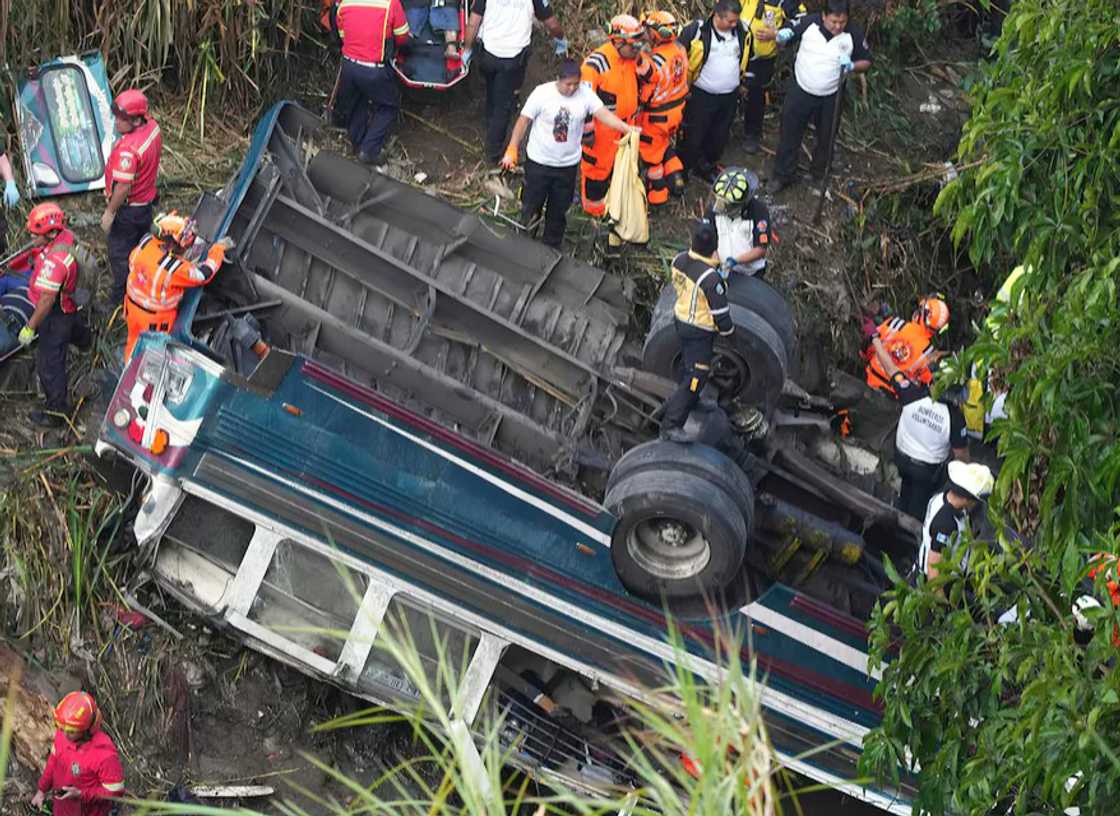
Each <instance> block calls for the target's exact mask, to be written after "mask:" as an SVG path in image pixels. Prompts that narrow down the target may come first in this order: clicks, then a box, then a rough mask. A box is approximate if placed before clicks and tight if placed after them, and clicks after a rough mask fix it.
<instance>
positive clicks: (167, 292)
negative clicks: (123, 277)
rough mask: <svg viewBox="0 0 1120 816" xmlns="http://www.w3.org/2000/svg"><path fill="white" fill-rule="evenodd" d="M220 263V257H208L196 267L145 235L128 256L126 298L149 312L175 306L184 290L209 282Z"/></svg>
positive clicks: (174, 307) (177, 305)
mask: <svg viewBox="0 0 1120 816" xmlns="http://www.w3.org/2000/svg"><path fill="white" fill-rule="evenodd" d="M220 265H221V259H220V258H218V259H214V258H213V257H209V258H207V259H206V260H205V261H203V262H202V263H201V264H200V265H198V266H195V265H194V264H193V263H191V262H190V261H188V260H186V259H185V258H181V257H179V256H178V255H176V254H175V253H174V252H172V251H171V250H170V249H169V248H168V247H167V246H166V245H165V244H164V243H163V242H162V241H160V240H159V239H158V238H156V237H154V236H152V235H146V236H144V238H143V239H142V240H141V241H140V243H139V244H137V245H136V248H135V249H134V250H132V253H131V254H130V255H129V256H128V297H129V298H130V299H131V300H132V302H133V303H135V304H136V305H137V306H139V307H140V308H141V309H145V310H147V311H149V312H163V311H168V310H170V309H177V308H178V307H179V301H181V300H182V299H183V290H185V289H188V288H190V287H192V286H202V285H204V284H206V283H208V282H209V281H210V279H211V278H212V277H214V273H215V272H217V271H218V267H219V266H220Z"/></svg>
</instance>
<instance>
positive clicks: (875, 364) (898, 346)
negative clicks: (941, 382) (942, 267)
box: [866, 295, 949, 397]
mask: <svg viewBox="0 0 1120 816" xmlns="http://www.w3.org/2000/svg"><path fill="white" fill-rule="evenodd" d="M948 327H949V307H948V306H947V305H946V303H945V301H944V300H942V299H941V298H939V297H933V296H932V295H931V296H930V297H924V298H922V299H921V300H919V301H918V308H917V309H915V310H914V314H913V315H912V316H911V318H910V320H909V321H905V320H903V319H902V318H901V317H889V318H887V319H886V320H884V321H883V322H882V323H880V324H879V325H878V326H876V327H875V332H874V334H872V335H871V338H870V340H871V342H870V347H869V349H868V352H867V358H868V362H867V369H866V374H867V384H868V385H869V386H871V387H872V388H873V389H875V390H877V391H882V392H883V393H886V394H889V395H890V396H893V397H897V396H898V394H897V393H896V392H895V388H894V383H893V382H892V381H891V376H890V374H889V373H888V372H887V370H886V369H885V368H884V367H883V364H882V362H881V361H880V359H879V356H880V355H879V351H880V349H882V350H883V351H885V352H886V353H887V354H888V355H889V356H890V358H891V359H892V360H893V361H894V364H895V365H896V366H897V367H898V369H899V371H901V372H902V373H903V374H905V375H906V376H907V377H908V378H909V379H910V380H911V381H912V382H916V383H920V384H923V385H929V384H930V382H932V381H933V369H932V367H931V366H932V365H933V364H934V363H936V362H937V361H938V360H940V359H941V358H942V357H944V356H945V352H943V351H938V350H936V349H935V348H934V347H933V342H932V341H933V337H934V336H935V335H937V334H940V333H942V332H944V331H945V329H947V328H948Z"/></svg>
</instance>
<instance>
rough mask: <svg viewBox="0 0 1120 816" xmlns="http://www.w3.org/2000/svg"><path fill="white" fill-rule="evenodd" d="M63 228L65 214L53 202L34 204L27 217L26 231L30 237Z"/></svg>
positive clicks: (64, 225) (64, 226)
mask: <svg viewBox="0 0 1120 816" xmlns="http://www.w3.org/2000/svg"><path fill="white" fill-rule="evenodd" d="M65 228H66V213H64V212H63V211H62V207H60V206H58V205H57V204H55V203H54V202H53V201H44V202H43V203H42V204H36V205H35V206H34V207H32V208H31V212H30V213H28V215H27V231H28V232H30V233H31V234H32V235H46V234H47V233H48V232H53V231H54V230H60V229H65Z"/></svg>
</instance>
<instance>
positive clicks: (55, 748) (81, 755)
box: [31, 691, 124, 816]
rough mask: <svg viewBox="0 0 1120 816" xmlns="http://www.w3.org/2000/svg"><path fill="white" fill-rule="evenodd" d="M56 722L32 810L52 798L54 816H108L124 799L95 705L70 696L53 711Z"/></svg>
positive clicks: (78, 694) (113, 750)
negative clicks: (52, 741) (49, 797)
mask: <svg viewBox="0 0 1120 816" xmlns="http://www.w3.org/2000/svg"><path fill="white" fill-rule="evenodd" d="M54 721H55V724H56V725H57V726H58V731H56V732H55V735H54V745H52V746H51V753H50V756H48V757H47V767H45V768H44V769H43V775H42V776H40V777H39V790H38V792H36V794H35V796H34V797H32V799H31V806H32V807H34V808H36V809H38V808H41V807H42V806H43V803H44V802H45V801H46V799H47V796H48V795H52V796H53V800H52V803H53V808H52V810H53V812H54V816H109V814H110V813H112V811H113V799H115V798H118V797H120V796H121V795H122V794H123V793H124V771H122V770H121V760H120V756H119V755H118V754H117V746H115V745H114V744H113V740H112V739H110V738H109V735H108V734H106V733H105V732H104V731H102V730H101V712H100V711H99V710H98V708H97V703H96V702H94V699H93V697H91V696H90V695H89V694H87V693H86V692H84V691H72V692H70V693H69V694H67V695H66V696H65V697H63V698H62V701H61V702H60V703H59V704H58V705H57V706H55V709H54Z"/></svg>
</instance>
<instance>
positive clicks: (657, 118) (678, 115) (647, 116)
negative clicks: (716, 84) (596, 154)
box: [638, 11, 688, 206]
mask: <svg viewBox="0 0 1120 816" xmlns="http://www.w3.org/2000/svg"><path fill="white" fill-rule="evenodd" d="M642 28H644V29H645V33H646V38H647V39H648V41H649V44H650V46H651V50H650V55H649V59H650V62H651V64H652V66H653V67H652V72H651V74H650V79H649V82H647V83H646V84H645V86H644V88H643V93H642V100H641V103H642V108H641V113H639V115H638V126H639V127H640V128H641V129H642V135H641V136H640V137H639V140H638V152H639V155H641V158H642V163H643V165H644V167H645V177H646V200H647V201H648V202H649V204H650V206H657V205H659V204H664V203H665V202H666V201H668V200H669V196H670V195H673V196H674V197H678V196H680V195H683V193H684V188H685V178H684V164H682V163H681V160H680V157H679V156H677V153H676V151H675V150H674V149H673V140H674V139H675V138H676V136H677V131H678V130H680V126H681V121H682V120H683V119H684V106H685V100H686V99H687V98H688V52H687V51H685V49H684V46H683V45H681V44H680V43H679V42H677V37H678V36H680V25H679V24H678V23H677V19H676V18H675V17H674V16H673V15H672V14H670V13H669V12H667V11H651V12H650V13H649V14H647V15H646V16H645V18H644V19H643V20H642Z"/></svg>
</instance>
